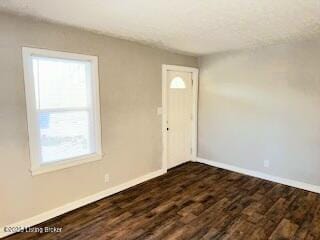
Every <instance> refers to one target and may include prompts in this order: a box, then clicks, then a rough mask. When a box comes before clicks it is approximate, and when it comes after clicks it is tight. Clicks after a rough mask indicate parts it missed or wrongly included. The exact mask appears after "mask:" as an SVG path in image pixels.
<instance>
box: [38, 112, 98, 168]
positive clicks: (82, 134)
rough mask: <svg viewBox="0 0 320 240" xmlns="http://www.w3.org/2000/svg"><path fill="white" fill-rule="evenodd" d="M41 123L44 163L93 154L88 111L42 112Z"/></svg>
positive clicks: (40, 115)
mask: <svg viewBox="0 0 320 240" xmlns="http://www.w3.org/2000/svg"><path fill="white" fill-rule="evenodd" d="M39 123H40V142H41V155H42V162H43V163H47V162H52V161H57V160H62V159H66V158H73V157H77V156H81V155H86V154H90V153H93V152H92V148H90V133H89V113H88V112H87V111H67V112H41V113H40V114H39Z"/></svg>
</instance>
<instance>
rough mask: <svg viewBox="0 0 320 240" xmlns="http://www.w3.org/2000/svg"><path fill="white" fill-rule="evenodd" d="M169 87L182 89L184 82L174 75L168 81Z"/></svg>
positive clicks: (184, 85)
mask: <svg viewBox="0 0 320 240" xmlns="http://www.w3.org/2000/svg"><path fill="white" fill-rule="evenodd" d="M170 88H178V89H183V88H186V84H185V82H184V81H183V79H182V78H181V77H175V78H173V79H172V80H171V82H170Z"/></svg>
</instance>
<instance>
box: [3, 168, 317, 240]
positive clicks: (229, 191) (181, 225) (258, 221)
mask: <svg viewBox="0 0 320 240" xmlns="http://www.w3.org/2000/svg"><path fill="white" fill-rule="evenodd" d="M36 227H40V228H41V227H62V232H61V233H42V234H40V233H19V234H15V235H12V236H9V237H7V238H6V239H7V240H30V239H39V240H46V239H50V240H52V239H53V240H54V239H63V240H87V239H88V240H89V239H90V240H91V239H98V240H107V239H119V240H120V239H121V240H122V239H126V240H130V239H132V240H133V239H141V240H145V239H147V240H156V239H158V240H160V239H161V240H162V239H174V240H176V239H186V240H195V239H207V240H209V239H216V240H218V239H219V240H226V239H229V240H264V239H265V240H267V239H270V240H276V239H277V240H280V239H294V240H298V239H301V240H319V239H320V195H319V194H316V193H311V192H308V191H304V190H300V189H296V188H292V187H288V186H285V185H281V184H276V183H272V182H269V181H264V180H261V179H258V178H253V177H249V176H245V175H242V174H238V173H234V172H230V171H226V170H223V169H218V168H214V167H210V166H207V165H204V164H200V163H191V162H190V163H186V164H183V165H181V166H179V167H176V168H174V169H172V170H170V171H169V172H168V173H167V174H165V175H163V176H160V177H158V178H155V179H152V180H150V181H147V182H145V183H142V184H140V185H138V186H135V187H132V188H130V189H127V190H125V191H123V192H120V193H118V194H115V195H113V196H110V197H107V198H104V199H102V200H100V201H97V202H95V203H92V204H89V205H87V206H85V207H82V208H80V209H77V210H74V211H72V212H70V213H67V214H64V215H62V216H59V217H57V218H54V219H52V220H49V221H47V222H45V223H42V224H40V225H38V226H36Z"/></svg>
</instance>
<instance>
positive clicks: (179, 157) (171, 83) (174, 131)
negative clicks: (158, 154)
mask: <svg viewBox="0 0 320 240" xmlns="http://www.w3.org/2000/svg"><path fill="white" fill-rule="evenodd" d="M166 85H167V127H168V128H167V149H168V155H167V156H168V167H169V168H172V167H174V166H177V165H179V164H181V163H184V162H187V161H190V160H191V154H192V153H191V147H192V73H191V72H183V71H170V70H168V71H167V84H166Z"/></svg>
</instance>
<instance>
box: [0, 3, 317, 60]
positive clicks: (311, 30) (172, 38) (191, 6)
mask: <svg viewBox="0 0 320 240" xmlns="http://www.w3.org/2000/svg"><path fill="white" fill-rule="evenodd" d="M0 9H3V10H5V11H11V12H16V13H19V14H25V15H32V16H36V17H38V18H41V19H46V20H49V21H53V22H59V23H63V24H68V25H73V26H77V27H82V28H85V29H89V30H93V31H97V32H101V33H105V34H107V35H111V36H116V37H121V38H124V39H129V40H135V41H138V42H142V43H146V44H149V45H153V46H157V47H161V48H167V49H171V50H175V51H177V52H184V53H188V54H191V55H203V54H209V53H213V52H218V51H226V50H232V49H241V48H247V47H256V46H260V45H266V44H272V43H275V42H282V41H287V40H293V39H303V38H309V37H312V36H314V35H316V34H319V33H320V0H1V1H0Z"/></svg>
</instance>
